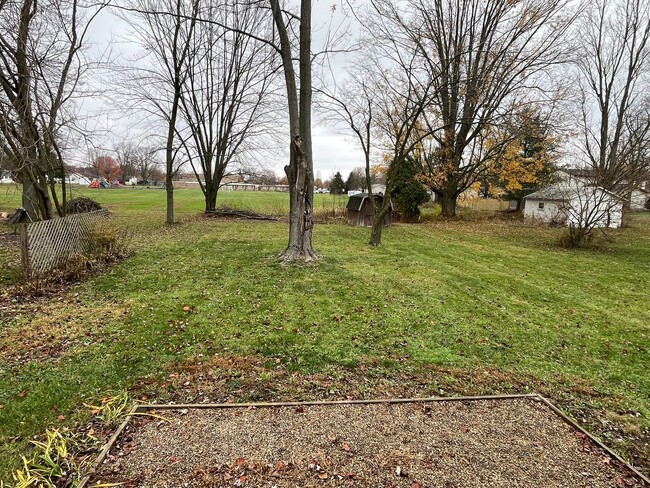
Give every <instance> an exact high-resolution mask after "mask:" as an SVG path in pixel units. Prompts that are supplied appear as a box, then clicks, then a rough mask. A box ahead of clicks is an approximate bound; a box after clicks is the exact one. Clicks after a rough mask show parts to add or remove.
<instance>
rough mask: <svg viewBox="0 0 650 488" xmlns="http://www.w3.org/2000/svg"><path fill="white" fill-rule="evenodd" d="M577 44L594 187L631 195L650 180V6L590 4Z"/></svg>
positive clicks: (600, 0) (633, 1)
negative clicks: (641, 182)
mask: <svg viewBox="0 0 650 488" xmlns="http://www.w3.org/2000/svg"><path fill="white" fill-rule="evenodd" d="M576 44H577V45H578V56H576V62H577V66H578V70H579V75H580V76H579V78H578V86H579V88H580V102H581V103H580V108H581V110H580V112H581V114H582V120H581V122H582V136H583V149H584V154H585V156H586V160H587V163H588V166H589V167H590V169H591V170H592V174H593V178H594V183H596V184H598V185H600V186H603V187H604V188H607V189H608V190H614V191H617V192H621V193H622V194H623V196H629V193H630V192H631V190H632V189H633V188H634V186H635V185H636V184H638V183H639V181H643V180H644V179H647V178H650V159H649V158H648V154H650V97H649V96H648V90H650V78H649V77H650V3H648V2H647V1H645V0H621V1H613V0H597V1H595V2H592V3H590V4H589V7H588V9H587V11H586V12H585V15H584V16H583V18H582V19H581V22H580V23H579V26H578V29H577V35H576Z"/></svg>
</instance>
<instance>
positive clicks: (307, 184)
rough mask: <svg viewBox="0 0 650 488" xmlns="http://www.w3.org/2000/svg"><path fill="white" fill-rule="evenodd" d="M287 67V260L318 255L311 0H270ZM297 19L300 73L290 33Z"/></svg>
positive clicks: (284, 68) (309, 258)
mask: <svg viewBox="0 0 650 488" xmlns="http://www.w3.org/2000/svg"><path fill="white" fill-rule="evenodd" d="M269 2H270V5H271V11H272V14H273V21H274V23H275V26H276V29H277V37H278V40H279V45H277V46H276V48H277V50H278V53H279V55H280V58H281V60H282V67H283V71H284V80H285V88H286V90H287V105H288V109H289V134H290V136H291V142H290V156H289V164H288V165H287V166H285V168H284V171H285V173H286V175H287V179H288V182H289V199H290V204H289V244H288V245H287V248H286V249H285V251H284V252H283V253H282V255H281V259H282V260H283V261H284V262H287V263H289V262H295V261H303V262H306V261H313V260H315V259H317V258H318V255H317V254H316V252H315V251H314V248H313V245H312V232H313V227H314V221H313V201H314V162H313V156H312V136H311V116H312V51H311V38H312V29H311V9H312V2H311V0H300V13H299V14H294V13H292V12H289V11H287V10H285V9H284V8H283V6H282V5H281V3H280V0H269ZM292 22H297V23H298V56H297V57H298V74H297V75H296V70H295V66H294V47H293V45H292V42H291V37H290V33H291V32H292V31H293V25H292Z"/></svg>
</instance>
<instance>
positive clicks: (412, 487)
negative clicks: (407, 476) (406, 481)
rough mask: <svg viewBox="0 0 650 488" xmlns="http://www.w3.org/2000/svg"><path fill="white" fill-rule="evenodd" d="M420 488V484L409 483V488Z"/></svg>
mask: <svg viewBox="0 0 650 488" xmlns="http://www.w3.org/2000/svg"><path fill="white" fill-rule="evenodd" d="M420 486H421V485H420V483H418V482H417V481H414V482H413V483H411V488H420Z"/></svg>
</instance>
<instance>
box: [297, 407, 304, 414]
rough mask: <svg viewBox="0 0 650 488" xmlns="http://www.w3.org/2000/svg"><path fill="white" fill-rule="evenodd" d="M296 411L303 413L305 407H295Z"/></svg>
mask: <svg viewBox="0 0 650 488" xmlns="http://www.w3.org/2000/svg"><path fill="white" fill-rule="evenodd" d="M296 413H305V407H296Z"/></svg>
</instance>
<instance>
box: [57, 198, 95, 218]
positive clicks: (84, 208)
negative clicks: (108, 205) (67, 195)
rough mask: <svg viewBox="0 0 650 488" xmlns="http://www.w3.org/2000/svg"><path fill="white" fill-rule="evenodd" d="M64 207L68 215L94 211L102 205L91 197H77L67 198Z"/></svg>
mask: <svg viewBox="0 0 650 488" xmlns="http://www.w3.org/2000/svg"><path fill="white" fill-rule="evenodd" d="M65 208H66V212H67V213H68V215H71V214H80V213H86V212H95V211H96V210H101V209H102V206H101V205H100V204H99V203H97V202H96V201H95V200H93V199H92V198H88V197H78V198H73V199H72V200H69V201H68V203H67V204H66V206H65Z"/></svg>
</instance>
